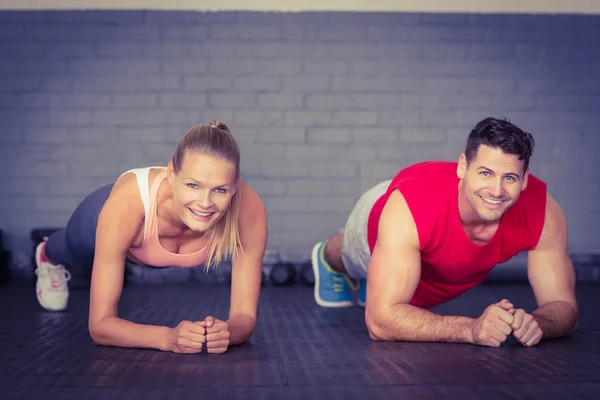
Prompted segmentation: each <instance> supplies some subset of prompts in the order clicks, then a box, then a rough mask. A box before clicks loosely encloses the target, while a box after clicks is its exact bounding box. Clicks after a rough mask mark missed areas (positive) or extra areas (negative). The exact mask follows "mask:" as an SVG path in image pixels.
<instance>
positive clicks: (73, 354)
mask: <svg viewBox="0 0 600 400" xmlns="http://www.w3.org/2000/svg"><path fill="white" fill-rule="evenodd" d="M88 295H89V293H88V292H87V291H85V290H72V292H71V298H70V302H69V307H68V309H67V311H65V312H61V313H49V312H46V311H44V310H42V309H41V308H40V306H39V305H38V304H37V301H36V299H35V294H34V292H33V290H32V289H31V288H29V287H23V286H15V285H12V286H2V287H0V304H2V307H1V308H0V319H1V321H2V325H1V330H0V360H1V362H0V398H2V399H4V400H8V399H24V400H30V399H49V398H52V399H65V400H66V399H77V400H83V399H111V398H114V399H116V398H117V397H122V398H125V399H138V398H139V399H144V400H152V399H157V400H158V399H160V400H166V399H190V398H194V399H200V398H201V399H215V398H224V399H283V398H284V397H289V398H292V399H311V400H312V399H329V398H330V399H360V400H375V399H386V400H387V399H393V398H402V399H434V398H436V397H440V398H444V399H454V398H457V399H461V400H464V399H471V398H473V399H483V398H486V399H502V400H505V399H566V398H572V399H588V398H589V399H597V398H600V372H599V371H600V344H599V341H600V320H599V319H598V318H597V317H596V316H595V315H594V314H595V312H596V311H597V309H598V308H600V301H599V300H600V285H598V284H579V286H578V299H579V301H580V307H581V310H580V314H581V316H580V323H579V327H578V330H577V331H576V333H575V334H573V335H572V336H571V337H569V338H567V339H559V340H552V341H546V342H542V343H541V344H540V345H539V346H537V347H534V348H524V347H522V346H520V345H519V344H518V343H516V342H515V341H514V339H513V340H509V341H507V342H506V343H505V344H504V345H503V346H502V347H500V348H484V347H478V346H474V345H465V344H441V343H390V342H373V341H371V340H370V339H369V337H368V335H367V331H366V328H365V325H364V310H363V309H362V308H358V307H355V308H349V309H324V308H320V307H318V306H317V305H316V304H315V303H314V300H313V297H312V288H310V287H306V286H295V287H289V288H277V287H272V286H265V287H263V291H262V295H261V302H260V311H259V312H260V315H259V322H258V327H257V329H256V333H255V335H254V336H253V337H252V339H251V342H250V343H248V344H245V345H242V346H237V347H232V348H230V349H229V350H228V351H227V353H225V354H207V353H201V354H196V355H181V354H173V353H167V352H160V351H154V350H139V349H121V348H111V347H101V346H96V345H94V344H93V343H92V342H91V340H90V337H89V335H88V332H87V311H88ZM502 298H508V299H509V300H511V301H512V302H514V304H515V305H517V306H518V307H521V308H525V309H526V310H529V311H531V310H533V307H534V306H535V302H534V298H533V295H532V293H531V290H530V288H529V286H527V285H525V284H484V285H481V286H480V287H478V288H476V289H474V290H473V291H471V292H469V293H467V294H465V295H463V296H462V297H460V298H459V299H456V300H454V301H453V302H450V303H448V304H446V305H443V306H440V307H438V308H437V309H434V311H436V312H439V313H444V314H459V315H466V316H473V317H475V316H478V315H479V314H480V313H481V312H482V311H483V309H484V308H485V307H486V306H487V305H489V304H490V303H494V302H497V301H499V300H501V299H502ZM228 302H229V289H228V287H227V286H223V285H212V286H211V285H208V284H184V285H171V286H129V287H127V288H126V289H125V291H124V293H123V298H122V300H121V306H120V313H121V315H122V316H123V317H124V318H128V319H131V320H133V321H136V322H142V323H152V324H163V325H164V324H168V325H170V326H174V325H176V324H177V323H178V322H179V321H181V320H182V319H203V318H204V317H205V316H206V315H207V314H211V315H214V316H216V317H217V318H222V319H226V318H227V310H228Z"/></svg>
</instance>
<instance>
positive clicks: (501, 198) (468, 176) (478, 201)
mask: <svg viewBox="0 0 600 400" xmlns="http://www.w3.org/2000/svg"><path fill="white" fill-rule="evenodd" d="M523 167H524V162H523V160H519V156H517V155H513V154H506V153H504V152H503V151H502V150H501V149H499V148H493V147H489V146H486V145H481V146H479V149H478V151H477V154H476V156H475V157H474V158H473V159H472V160H471V162H470V163H468V164H467V160H466V158H465V155H464V154H463V155H461V156H460V160H459V162H458V169H457V175H458V177H459V178H460V179H462V185H461V190H460V192H459V204H461V206H462V207H461V211H462V212H464V213H465V214H467V215H462V217H463V218H464V219H475V220H477V219H479V220H480V221H482V222H483V221H487V222H495V221H499V220H500V218H502V215H503V214H504V213H505V212H506V210H508V209H509V208H510V207H511V206H512V205H513V204H514V203H515V202H516V201H517V199H518V198H519V195H520V194H521V191H523V190H525V188H526V187H527V179H528V177H529V170H527V171H523ZM465 200H466V201H465Z"/></svg>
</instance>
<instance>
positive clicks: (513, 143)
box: [465, 117, 535, 171]
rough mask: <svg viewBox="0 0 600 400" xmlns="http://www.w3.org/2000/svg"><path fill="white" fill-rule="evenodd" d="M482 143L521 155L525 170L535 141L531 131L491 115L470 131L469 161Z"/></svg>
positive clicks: (507, 152) (467, 157)
mask: <svg viewBox="0 0 600 400" xmlns="http://www.w3.org/2000/svg"><path fill="white" fill-rule="evenodd" d="M481 145H486V146H489V147H492V148H495V149H501V150H502V151H503V152H504V153H506V154H513V155H517V156H519V160H524V161H525V163H524V166H523V171H527V168H529V159H530V158H531V156H532V155H533V147H534V145H535V142H534V140H533V136H531V133H528V132H525V131H523V130H522V129H521V128H519V127H518V126H516V125H515V124H513V123H511V122H510V121H508V120H507V119H505V118H503V119H498V118H492V117H489V118H486V119H484V120H482V121H480V122H478V123H477V125H476V126H475V128H473V130H472V131H471V133H469V137H468V138H467V146H466V148H465V157H466V159H467V163H470V162H471V161H472V160H473V158H475V155H476V154H477V151H478V150H479V146H481Z"/></svg>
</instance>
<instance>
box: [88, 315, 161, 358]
mask: <svg viewBox="0 0 600 400" xmlns="http://www.w3.org/2000/svg"><path fill="white" fill-rule="evenodd" d="M89 331H90V335H91V337H92V339H93V340H94V342H96V343H97V344H99V345H103V346H116V347H137V348H151V349H158V350H163V351H166V350H168V335H169V332H170V331H171V328H169V327H167V326H155V325H142V324H137V323H134V322H130V321H126V320H124V319H121V318H118V317H106V318H103V319H101V320H100V321H98V322H96V323H95V324H93V325H92V324H90V327H89Z"/></svg>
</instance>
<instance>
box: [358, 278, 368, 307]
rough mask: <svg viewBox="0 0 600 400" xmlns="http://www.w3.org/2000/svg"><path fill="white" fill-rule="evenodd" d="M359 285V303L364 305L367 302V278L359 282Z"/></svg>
mask: <svg viewBox="0 0 600 400" xmlns="http://www.w3.org/2000/svg"><path fill="white" fill-rule="evenodd" d="M359 285H360V286H359V287H358V305H359V306H361V307H364V306H365V305H366V304H367V280H366V279H363V280H361V281H360V282H359Z"/></svg>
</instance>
